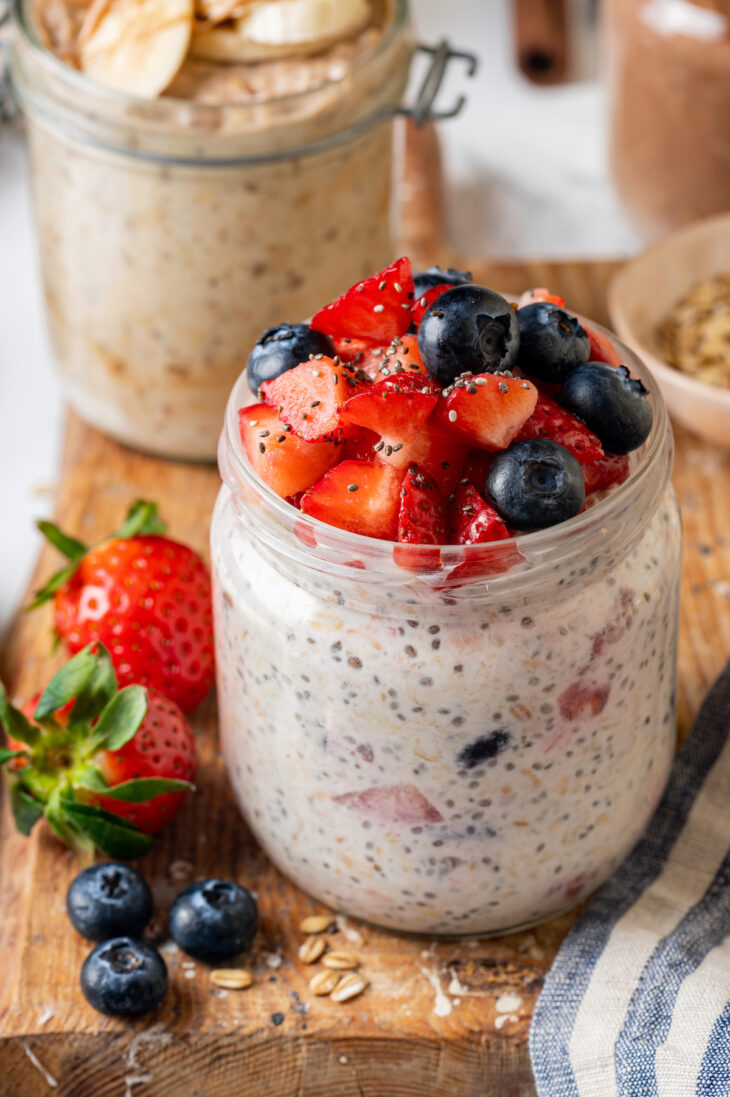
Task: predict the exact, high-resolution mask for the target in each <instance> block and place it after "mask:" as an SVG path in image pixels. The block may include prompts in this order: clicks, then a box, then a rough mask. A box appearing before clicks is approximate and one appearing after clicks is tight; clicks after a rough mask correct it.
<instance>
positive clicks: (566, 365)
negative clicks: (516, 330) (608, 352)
mask: <svg viewBox="0 0 730 1097" xmlns="http://www.w3.org/2000/svg"><path fill="white" fill-rule="evenodd" d="M517 323H518V324H519V327H520V369H521V370H523V372H524V373H527V374H529V376H530V377H536V378H537V379H538V381H552V382H556V383H557V382H560V381H562V380H563V378H564V377H565V375H566V373H567V372H568V370H570V369H572V368H573V366H576V365H577V364H578V363H579V362H587V361H588V357H589V355H590V340H589V338H588V335H587V333H586V331H585V330H584V328H582V327H581V326H580V324H579V323H578V321H577V320H576V318H575V317H574V316H571V315H570V314H569V313H567V312H566V311H565V309H561V308H559V307H558V306H557V305H554V304H552V302H550V301H536V302H535V303H534V304H532V305H525V307H524V308H521V309H518V310H517Z"/></svg>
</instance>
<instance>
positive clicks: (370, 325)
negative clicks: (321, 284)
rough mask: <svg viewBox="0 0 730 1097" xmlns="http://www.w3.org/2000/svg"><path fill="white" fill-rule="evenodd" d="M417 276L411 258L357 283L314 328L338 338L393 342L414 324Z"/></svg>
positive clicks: (322, 312)
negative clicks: (414, 296)
mask: <svg viewBox="0 0 730 1097" xmlns="http://www.w3.org/2000/svg"><path fill="white" fill-rule="evenodd" d="M412 301H413V274H412V271H411V261H410V259H406V258H403V259H397V260H396V261H395V263H393V264H391V266H389V267H386V268H385V270H381V271H380V273H379V274H374V275H373V277H372V278H366V279H365V281H364V282H357V283H356V285H354V286H352V288H351V289H349V290H348V291H347V293H343V294H342V296H341V297H338V298H337V300H336V301H333V302H332V304H331V305H325V307H324V308H323V309H320V310H319V312H318V313H316V315H315V316H314V318H313V319H312V323H311V325H310V326H311V327H313V328H314V329H315V331H321V332H323V333H324V334H325V335H332V336H335V337H342V336H350V337H352V336H357V337H358V338H360V339H372V340H373V342H376V343H380V344H383V343H390V342H391V340H392V339H394V338H395V337H396V336H397V335H404V334H405V332H407V331H408V328H409V327H410V324H411V303H412Z"/></svg>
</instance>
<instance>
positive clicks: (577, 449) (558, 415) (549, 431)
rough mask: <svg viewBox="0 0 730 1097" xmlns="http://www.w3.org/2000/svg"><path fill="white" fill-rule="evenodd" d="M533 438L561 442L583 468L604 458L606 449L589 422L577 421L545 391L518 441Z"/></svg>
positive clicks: (539, 397)
mask: <svg viewBox="0 0 730 1097" xmlns="http://www.w3.org/2000/svg"><path fill="white" fill-rule="evenodd" d="M530 438H549V439H550V440H551V441H553V442H559V443H560V445H561V446H565V448H566V449H567V450H570V452H571V453H572V454H573V456H574V457H576V458H577V459H578V460H579V461H580V463H581V464H582V465H588V464H590V463H591V462H592V461H597V460H599V459H600V458H601V457H603V446H602V445H601V443H600V442H599V440H598V438H597V437H596V436H595V434H594V433H593V432H592V431H590V430H588V427H587V426H586V425H585V423H581V421H580V419H576V417H575V416H574V415H571V413H570V412H569V411H566V410H565V408H562V407H561V406H560V404H558V403H556V402H555V400H552V399H551V398H550V397H549V396H546V395H545V394H544V393H542V392H541V393H540V394H539V396H538V398H537V404H536V406H535V410H534V411H533V413H532V415H531V416H530V418H529V419H528V420H527V422H526V423H525V425H524V426H523V427H522V429H521V430H520V431H518V433H517V434H516V435H515V438H514V440H515V442H526V441H528V439H530Z"/></svg>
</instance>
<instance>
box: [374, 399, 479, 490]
mask: <svg viewBox="0 0 730 1097" xmlns="http://www.w3.org/2000/svg"><path fill="white" fill-rule="evenodd" d="M389 450H390V452H389ZM464 454H465V447H464V446H463V444H462V443H461V442H459V441H457V440H456V439H455V438H454V436H453V435H451V434H449V433H448V431H445V430H444V429H443V427H440V426H438V424H437V423H435V422H434V417H433V416H432V417H431V418H430V419H429V420H428V421H427V422H426V424H425V425H424V426H423V427H422V429H421V430H420V431H419V433H418V434H417V435H416V437H415V438H413V439H412V441H410V442H404V444H403V448H402V449H392V448H391V447H390V446H385V447H384V448H383V449H380V450H378V453H377V457H378V460H379V461H383V462H384V463H386V464H388V465H391V466H392V467H393V468H398V469H406V468H408V467H409V465H418V467H419V468H421V469H422V470H423V471H424V472H425V473H427V474H428V475H429V476H431V477H432V478H433V479H434V480H435V481H436V483H437V484H438V487H439V491H440V492H441V494H442V496H443V497H444V498H447V496H448V495H449V494H450V493H451V492H452V491H453V489H454V487H455V485H456V484H457V483H458V480H459V477H460V476H461V469H462V466H463V464H464Z"/></svg>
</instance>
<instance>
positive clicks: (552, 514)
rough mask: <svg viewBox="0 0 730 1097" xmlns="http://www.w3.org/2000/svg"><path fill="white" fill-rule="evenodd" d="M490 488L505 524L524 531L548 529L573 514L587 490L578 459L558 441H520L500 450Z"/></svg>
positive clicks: (489, 490)
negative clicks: (501, 451) (502, 451)
mask: <svg viewBox="0 0 730 1097" xmlns="http://www.w3.org/2000/svg"><path fill="white" fill-rule="evenodd" d="M487 492H488V494H489V497H490V499H491V500H492V502H493V503H494V506H495V508H496V510H497V511H498V512H499V514H501V516H502V518H503V519H504V520H505V522H506V523H507V524H508V525H510V526H512V527H514V528H515V529H520V530H531V529H544V528H546V527H547V526H554V525H557V523H558V522H565V521H567V520H568V519H569V518H573V517H574V516H575V515H576V514H577V513H578V512H579V511H580V509H581V507H582V506H583V502H584V499H585V488H584V485H583V472H582V470H581V467H580V464H579V462H578V461H577V460H576V459H575V457H574V456H573V454H572V453H570V452H569V450H567V449H565V447H564V446H561V445H559V444H558V443H557V442H549V441H544V440H542V439H540V440H537V441H531V442H515V443H514V444H513V445H511V446H510V447H509V449H507V450H505V451H504V453H498V454H497V455H496V457H495V458H494V460H493V461H492V464H491V467H490V469H489V472H488V473H487Z"/></svg>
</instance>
